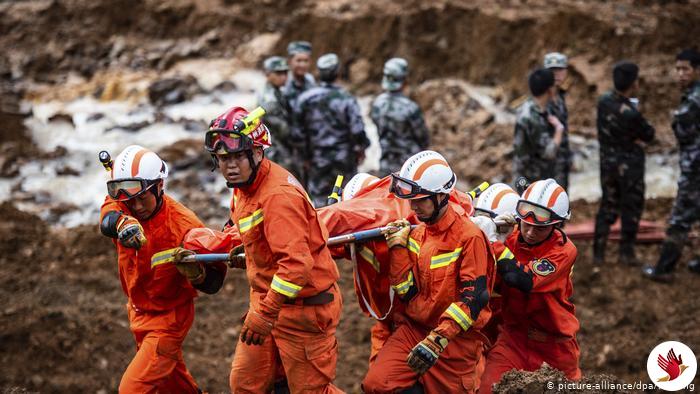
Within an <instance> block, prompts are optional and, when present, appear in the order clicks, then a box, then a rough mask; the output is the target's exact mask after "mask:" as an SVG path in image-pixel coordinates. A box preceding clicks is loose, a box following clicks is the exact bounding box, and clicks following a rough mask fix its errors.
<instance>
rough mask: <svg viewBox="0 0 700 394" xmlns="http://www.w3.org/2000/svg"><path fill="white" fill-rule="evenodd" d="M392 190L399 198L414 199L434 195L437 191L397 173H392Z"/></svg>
mask: <svg viewBox="0 0 700 394" xmlns="http://www.w3.org/2000/svg"><path fill="white" fill-rule="evenodd" d="M390 190H391V192H392V193H394V195H396V197H398V198H403V199H414V198H421V197H426V196H430V195H433V194H435V193H433V192H430V191H428V190H425V189H423V188H422V187H420V185H419V184H417V183H415V182H413V181H410V180H408V179H406V178H402V177H400V176H398V175H397V174H395V173H394V174H391V189H390Z"/></svg>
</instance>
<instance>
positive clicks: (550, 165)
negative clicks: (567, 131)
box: [513, 97, 558, 182]
mask: <svg viewBox="0 0 700 394" xmlns="http://www.w3.org/2000/svg"><path fill="white" fill-rule="evenodd" d="M553 137H554V127H553V126H552V125H550V124H549V121H547V112H545V111H542V110H541V109H540V107H539V106H538V105H537V103H536V102H535V101H534V99H533V98H532V97H530V98H528V99H527V101H525V103H523V105H522V106H521V107H520V108H519V110H518V116H517V120H516V121H515V136H514V138H513V172H514V175H515V176H516V177H517V176H524V177H526V178H527V179H528V180H529V181H530V182H534V181H536V180H539V179H546V178H552V177H554V172H555V163H556V155H557V149H558V147H557V146H556V145H555V144H554V138H553Z"/></svg>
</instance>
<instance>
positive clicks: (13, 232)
mask: <svg viewBox="0 0 700 394" xmlns="http://www.w3.org/2000/svg"><path fill="white" fill-rule="evenodd" d="M699 5H700V3H699V2H698V1H693V0H690V1H676V2H660V1H652V0H640V1H632V0H627V1H619V2H587V1H586V2H584V1H576V0H559V1H553V2H548V1H547V2H546V1H543V0H542V1H539V0H535V1H515V0H513V1H495V2H490V1H476V2H467V1H438V2H430V3H429V4H428V3H425V2H421V1H409V2H400V1H395V2H392V1H386V0H377V1H372V2H362V3H358V2H352V1H324V0H318V1H311V0H307V1H304V0H285V1H278V2H273V1H258V2H250V1H235V0H169V1H154V0H153V1H151V0H147V1H137V0H118V1H96V2H95V1H85V0H65V1H59V0H41V1H39V0H33V1H22V2H11V3H10V2H3V3H1V4H0V48H2V50H3V53H4V56H2V57H0V82H1V83H0V93H2V94H0V98H2V100H0V130H1V133H0V175H1V176H5V177H6V176H13V174H16V172H17V171H18V166H21V165H22V164H23V163H27V162H28V161H31V160H36V159H37V158H42V157H46V156H47V155H49V156H50V155H51V154H60V152H58V153H56V152H44V151H43V150H42V149H41V147H40V146H38V145H37V144H35V143H33V142H32V141H31V138H30V137H28V136H27V135H26V134H25V133H24V132H23V131H22V129H23V127H22V118H23V116H24V115H26V113H25V112H23V109H22V108H21V107H20V105H19V99H20V98H21V97H27V98H36V97H46V96H47V95H50V93H47V92H52V91H55V90H60V87H61V86H62V84H64V83H65V82H66V81H68V80H73V81H74V80H76V79H77V80H80V81H85V84H86V85H85V86H86V87H90V89H91V90H90V92H92V93H93V94H95V95H96V96H98V97H99V96H100V95H102V94H104V92H105V86H97V85H99V83H97V84H96V85H94V86H93V85H90V81H91V80H99V77H100V75H102V74H104V73H117V74H118V73H120V72H121V71H122V70H128V71H130V72H133V71H135V70H136V71H138V70H143V71H144V72H154V73H158V72H163V71H165V70H169V69H170V68H171V67H172V66H173V65H175V64H177V62H178V61H181V60H183V59H192V58H231V57H234V58H236V60H237V61H238V62H239V63H240V64H239V65H240V66H257V65H258V64H259V63H258V62H259V61H260V59H261V57H262V56H263V55H269V54H273V53H283V51H284V47H285V46H286V42H287V40H288V39H308V40H311V41H312V42H313V43H314V45H315V48H316V49H315V55H319V54H321V53H322V52H325V51H330V50H333V51H336V52H338V53H339V55H340V56H341V57H342V58H343V59H345V60H344V61H345V64H346V66H347V68H346V70H348V71H347V72H346V74H345V75H344V78H345V80H344V82H345V83H347V84H348V85H350V86H351V87H352V88H353V90H354V91H355V92H357V93H372V92H376V91H377V87H376V84H375V82H374V81H377V80H378V78H379V76H380V73H381V64H382V62H383V61H384V60H385V59H386V58H388V57H390V56H393V55H400V56H405V57H406V58H407V59H408V60H409V62H410V64H411V69H412V72H411V81H412V83H413V84H414V89H413V92H412V93H413V95H414V97H416V98H417V99H418V101H419V102H421V104H422V105H423V106H424V107H425V108H426V119H427V121H428V123H429V125H430V126H431V129H432V130H433V134H434V146H435V148H437V149H439V150H445V151H446V152H447V153H446V154H447V156H448V158H449V159H450V161H451V162H453V163H455V164H454V166H455V167H456V168H457V170H458V171H459V174H460V179H463V180H465V182H468V183H473V182H476V181H478V180H480V178H482V179H483V178H488V179H498V178H499V177H500V178H505V177H507V175H503V174H505V173H507V172H508V171H509V167H508V163H509V160H510V157H509V154H510V152H509V144H510V138H511V137H510V136H511V134H510V133H511V132H512V126H508V125H501V124H496V123H495V122H494V121H493V120H492V119H488V117H484V114H483V113H479V108H478V106H473V105H471V104H470V101H469V100H468V99H467V98H465V97H464V96H463V92H462V91H461V90H460V88H459V86H458V87H457V88H454V87H452V88H450V86H453V85H454V84H452V85H451V83H450V82H445V81H444V80H441V81H438V82H436V83H428V82H429V80H433V79H436V78H440V79H447V78H451V79H456V80H458V81H467V82H470V83H474V84H481V85H494V86H497V88H498V92H497V93H496V94H494V97H495V98H496V99H497V100H502V101H503V102H504V103H512V102H514V101H516V102H517V99H518V97H520V96H521V95H522V94H523V93H525V83H524V82H525V75H526V73H527V71H528V70H529V69H531V68H533V67H534V66H535V65H536V64H537V63H538V62H539V61H540V59H541V56H542V55H543V54H544V53H545V52H546V51H548V50H561V51H564V52H566V53H567V54H569V55H570V57H571V64H572V71H571V74H572V88H571V96H570V97H571V100H570V104H571V105H572V108H574V109H573V110H571V112H572V115H571V124H572V133H573V134H580V135H583V136H592V135H594V134H593V133H594V129H593V127H594V123H593V122H594V120H593V119H594V115H593V114H594V109H593V103H594V100H595V97H596V95H597V94H598V93H600V92H601V91H602V90H603V89H605V88H607V87H609V85H610V83H609V82H608V81H607V75H608V73H609V69H610V66H611V64H612V63H613V62H614V61H616V60H618V59H620V58H629V59H632V60H635V61H638V62H639V63H640V65H641V66H642V78H643V86H642V94H641V95H640V100H641V102H642V103H643V104H642V105H643V109H644V110H645V111H647V112H648V115H649V116H650V118H651V120H652V122H654V123H655V125H657V130H658V131H659V133H658V139H659V141H658V142H657V143H655V144H653V145H652V146H650V147H649V151H657V152H658V151H661V152H671V151H673V149H674V139H673V136H672V134H671V131H670V128H669V127H668V119H669V111H670V109H671V108H672V107H673V106H674V105H675V103H676V102H677V100H678V95H677V90H676V88H675V86H674V84H673V79H672V74H671V65H672V61H671V60H672V59H673V55H674V54H675V52H676V51H677V50H678V49H680V48H681V47H683V46H686V45H688V44H689V43H691V42H689V41H692V39H691V37H698V36H700V12H699V11H698V10H699V9H700V7H698V6H699ZM124 9H129V10H131V11H132V12H130V13H123V12H119V11H120V10H124ZM261 36H263V37H264V39H265V40H268V41H267V43H268V44H269V45H270V48H272V49H270V53H254V52H255V51H254V47H255V45H252V46H251V44H250V43H251V42H260V41H255V40H256V39H259V38H260V37H261ZM378 37H379V38H381V39H377V38H378ZM696 41H697V40H696ZM695 44H697V42H696V43H695ZM249 54H250V56H248V55H249ZM418 86H421V87H420V88H418ZM445 86H447V88H445ZM39 87H40V89H39ZM36 92H41V93H36ZM455 147H459V149H456V148H455ZM162 153H163V154H164V155H165V156H167V157H166V158H167V159H168V160H174V161H177V160H178V159H182V156H183V155H184V153H182V148H181V147H178V146H174V147H171V148H169V149H167V150H165V151H164V152H162ZM205 159H206V157H205ZM184 167H187V166H184ZM184 167H183V168H184ZM205 168H206V164H202V165H193V166H190V169H191V170H193V171H195V170H196V171H202V170H204V169H205ZM170 186H171V187H172V188H173V189H174V190H176V191H177V192H178V193H180V195H182V196H183V199H184V201H186V202H187V203H188V204H189V205H190V206H191V207H192V208H193V209H194V210H195V211H196V212H198V213H199V214H200V215H201V216H202V217H203V219H204V220H205V221H206V222H207V224H208V225H210V226H212V227H219V226H221V224H223V223H222V222H223V220H222V219H221V218H223V217H225V216H226V215H227V212H226V210H225V209H221V208H218V205H217V204H216V202H212V201H211V199H208V198H207V196H206V195H204V194H203V193H202V192H201V191H199V190H198V185H191V184H187V183H186V182H182V181H179V182H174V183H173V184H172V185H170ZM670 207H671V200H669V199H664V200H651V201H648V202H647V210H646V212H645V217H646V218H649V219H654V220H665V218H666V217H667V215H668V212H669V210H670ZM595 209H596V205H595V204H588V203H580V202H578V203H576V204H575V205H574V218H575V220H576V221H579V220H585V219H587V218H591V217H592V216H593V215H594V213H595ZM0 217H1V218H2V220H0V365H2V373H0V391H10V392H23V391H26V390H28V391H39V392H100V393H107V392H114V391H115V390H116V387H117V386H118V384H119V379H120V377H121V374H122V372H123V370H124V368H125V367H126V365H127V363H128V362H129V360H130V358H131V357H132V355H133V352H134V350H135V349H134V344H133V339H132V338H131V335H130V333H129V331H128V322H127V318H126V313H125V309H124V303H125V301H126V300H125V299H124V296H123V294H122V291H121V288H120V285H119V280H118V275H117V269H116V261H115V257H116V256H115V253H114V247H113V246H112V244H111V243H110V242H109V241H108V240H106V239H105V238H104V237H102V236H101V235H99V232H98V229H97V226H96V225H83V226H79V227H76V228H71V229H61V228H55V227H53V226H52V224H51V223H48V222H44V221H42V220H41V219H39V218H38V217H36V216H32V215H29V214H26V213H23V212H21V211H19V210H17V208H16V207H15V206H14V204H13V203H12V202H6V203H3V204H2V205H0ZM577 246H578V248H579V253H580V255H579V260H578V261H577V264H576V268H575V274H574V278H575V294H574V301H575V303H576V305H577V315H578V317H579V319H580V320H581V331H580V333H579V341H580V346H581V352H582V353H581V356H582V358H581V365H582V369H583V372H584V375H586V376H588V378H589V379H596V378H598V377H597V375H596V374H601V373H605V374H612V375H614V376H615V378H616V379H619V380H621V381H624V382H632V381H636V380H643V381H647V379H648V377H647V375H646V370H645V364H646V358H647V355H648V353H649V351H650V350H651V349H652V348H653V347H654V346H655V345H656V344H658V343H659V342H661V341H665V340H671V339H674V340H680V341H682V342H684V343H686V344H687V345H688V346H690V347H691V348H693V349H700V329H698V324H699V323H700V318H699V317H698V314H697V311H698V309H699V308H698V307H699V306H700V305H699V304H700V297H699V296H700V288H699V287H698V286H696V284H697V280H698V278H697V277H695V276H692V275H691V274H688V273H687V271H686V270H685V267H683V266H681V267H680V269H679V270H678V276H677V281H676V283H675V284H674V285H661V284H655V283H651V282H648V281H644V280H642V279H641V278H640V276H639V270H638V268H636V267H635V268H631V267H626V266H621V265H618V264H616V263H615V252H616V251H615V248H614V246H613V247H611V248H610V251H609V260H610V262H609V264H608V265H606V266H604V267H593V266H592V264H591V253H590V244H589V243H585V242H583V243H577ZM695 247H697V245H695ZM688 249H691V248H688ZM689 252H690V251H689V250H686V256H685V257H686V258H685V259H684V260H687V258H688V257H689ZM639 255H640V257H641V259H642V260H644V261H645V262H654V261H655V260H656V258H657V257H658V246H656V245H647V246H642V247H640V250H639ZM339 267H340V269H341V271H342V279H341V287H342V288H343V292H344V296H345V306H344V311H343V319H342V321H341V325H340V327H339V335H338V336H339V341H340V359H339V362H338V377H337V379H336V383H337V385H338V386H340V387H341V388H343V389H345V390H347V391H350V392H357V391H358V390H359V382H360V380H361V378H362V376H363V375H364V373H365V371H366V366H367V362H366V360H367V356H368V354H369V327H370V326H371V323H372V322H371V320H370V319H368V318H365V317H364V316H363V315H361V313H360V311H359V308H358V307H357V305H356V302H355V298H354V293H353V290H352V284H351V276H350V272H351V270H350V267H349V266H348V265H347V264H345V263H342V262H340V263H339ZM246 294H247V285H246V282H245V278H244V276H243V275H242V274H241V273H240V272H233V273H230V275H229V276H228V277H227V280H226V284H225V286H224V288H223V290H222V291H221V292H220V293H219V294H217V295H215V296H202V297H200V298H199V299H198V302H197V318H196V320H195V323H194V325H193V327H192V330H191V332H190V335H189V337H188V339H187V341H186V343H185V357H186V361H187V364H188V366H189V368H190V370H191V371H192V373H193V375H194V376H195V378H196V379H197V381H198V382H199V383H200V384H201V385H202V387H203V388H205V389H206V390H208V391H210V392H214V393H217V392H225V391H226V390H227V387H228V371H229V364H230V362H231V358H232V353H233V350H234V348H235V342H236V339H237V336H238V332H239V329H240V323H239V317H240V316H241V315H242V313H243V312H244V311H245V306H246V305H247V300H246V298H247V295H246ZM549 374H551V371H546V370H545V371H541V373H540V376H539V378H537V377H535V378H534V380H533V379H530V378H529V377H527V376H517V377H515V378H513V379H511V380H509V381H508V382H506V383H508V384H509V386H507V387H510V388H509V389H506V390H507V391H508V390H512V391H510V392H516V391H517V388H518V387H519V386H521V385H523V386H529V387H531V388H532V386H531V382H533V381H536V382H541V381H542V379H541V378H542V377H543V376H545V377H546V376H550V375H549ZM528 376H529V375H528ZM518 379H526V380H518ZM527 379H530V380H527ZM537 379H540V380H537ZM522 382H526V383H525V384H523V383H522ZM527 382H529V383H527ZM696 383H697V379H696ZM533 390H534V391H528V392H541V391H538V389H537V385H536V384H535V387H534V388H533Z"/></svg>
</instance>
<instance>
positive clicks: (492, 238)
mask: <svg viewBox="0 0 700 394" xmlns="http://www.w3.org/2000/svg"><path fill="white" fill-rule="evenodd" d="M470 219H471V220H472V223H474V224H476V226H477V227H479V229H481V231H483V232H484V234H486V237H487V238H488V239H489V242H496V241H497V240H498V231H497V229H496V223H494V222H493V220H491V218H488V217H486V216H472V217H470Z"/></svg>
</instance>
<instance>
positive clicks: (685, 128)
mask: <svg viewBox="0 0 700 394" xmlns="http://www.w3.org/2000/svg"><path fill="white" fill-rule="evenodd" d="M672 127H673V133H674V134H675V135H676V138H677V139H678V147H679V150H680V157H679V161H680V167H681V172H684V173H690V172H693V173H698V172H700V81H695V82H694V83H693V84H692V85H691V86H690V87H689V88H688V90H686V91H685V92H684V94H683V97H682V98H681V105H680V106H679V107H678V109H676V110H675V111H674V112H673V123H672Z"/></svg>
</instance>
